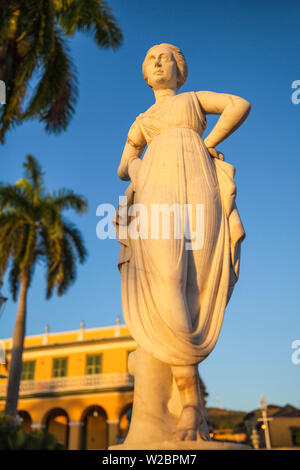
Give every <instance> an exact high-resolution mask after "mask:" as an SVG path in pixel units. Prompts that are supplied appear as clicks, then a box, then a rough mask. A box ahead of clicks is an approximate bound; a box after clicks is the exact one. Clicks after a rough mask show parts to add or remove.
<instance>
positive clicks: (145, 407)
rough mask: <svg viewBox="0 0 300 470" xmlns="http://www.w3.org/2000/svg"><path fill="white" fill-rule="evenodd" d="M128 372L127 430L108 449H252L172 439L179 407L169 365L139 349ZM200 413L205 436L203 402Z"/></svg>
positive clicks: (129, 358)
mask: <svg viewBox="0 0 300 470" xmlns="http://www.w3.org/2000/svg"><path fill="white" fill-rule="evenodd" d="M128 371H129V373H130V374H132V375H133V376H134V379H135V383H134V400H133V409H132V418H131V423H130V427H129V431H128V434H127V436H126V439H125V441H124V442H123V443H122V444H118V445H113V446H111V447H109V449H108V450H252V449H251V447H248V446H245V445H242V444H236V443H231V442H219V441H213V440H209V441H205V440H197V441H178V440H175V439H174V438H173V436H174V431H175V430H176V425H177V422H178V419H179V416H180V414H181V411H182V405H181V400H180V396H179V392H178V389H177V386H176V384H175V380H174V378H173V376H172V373H171V368H170V366H169V365H167V364H164V363H162V362H160V361H159V360H157V359H155V358H154V357H153V356H152V355H151V354H149V353H147V352H146V351H144V350H142V349H141V348H140V347H138V348H137V350H136V351H134V352H132V353H131V354H130V355H129V357H128ZM199 384H200V381H199ZM199 394H200V391H199ZM201 413H202V416H203V418H204V419H203V422H202V424H201V426H200V431H201V432H203V433H204V434H206V435H208V434H209V431H208V426H207V411H206V409H205V407H204V404H203V403H201Z"/></svg>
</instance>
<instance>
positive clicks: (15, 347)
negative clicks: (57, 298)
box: [5, 276, 29, 418]
mask: <svg viewBox="0 0 300 470" xmlns="http://www.w3.org/2000/svg"><path fill="white" fill-rule="evenodd" d="M28 287H29V277H28V276H24V277H23V278H22V281H21V290H20V295H19V302H18V312H17V319H16V324H15V328H14V335H13V343H12V351H11V361H10V368H9V379H8V387H7V396H6V406H5V414H7V415H9V416H12V417H14V418H16V417H17V410H18V399H19V388H20V380H21V374H22V355H23V348H24V338H25V328H26V311H27V292H28Z"/></svg>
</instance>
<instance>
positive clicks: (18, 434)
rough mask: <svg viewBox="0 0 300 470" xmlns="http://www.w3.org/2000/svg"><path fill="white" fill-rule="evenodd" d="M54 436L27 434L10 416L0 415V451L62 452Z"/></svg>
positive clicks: (38, 433) (35, 432)
mask: <svg viewBox="0 0 300 470" xmlns="http://www.w3.org/2000/svg"><path fill="white" fill-rule="evenodd" d="M63 448H64V447H63V446H62V445H61V444H60V443H59V442H58V441H57V439H56V436H54V435H53V434H50V433H49V432H48V431H40V430H39V431H33V432H31V433H27V432H25V431H24V430H23V428H22V427H21V425H20V424H19V423H18V422H16V420H15V419H14V418H12V417H10V416H6V415H4V414H0V450H62V449H63Z"/></svg>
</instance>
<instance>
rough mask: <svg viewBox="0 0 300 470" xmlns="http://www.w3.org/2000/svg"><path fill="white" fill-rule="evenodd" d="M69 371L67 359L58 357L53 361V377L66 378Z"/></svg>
mask: <svg viewBox="0 0 300 470" xmlns="http://www.w3.org/2000/svg"><path fill="white" fill-rule="evenodd" d="M67 369H68V358H67V357H56V358H55V359H53V370H52V377H65V376H66V375H67Z"/></svg>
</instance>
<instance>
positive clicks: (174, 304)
mask: <svg viewBox="0 0 300 470" xmlns="http://www.w3.org/2000/svg"><path fill="white" fill-rule="evenodd" d="M143 75H144V78H145V80H146V82H147V84H148V85H149V86H150V87H151V88H152V90H153V92H154V95H155V104H154V105H153V106H151V107H150V108H149V109H148V110H147V111H146V112H144V113H142V114H140V115H139V116H138V117H137V118H136V120H135V122H134V123H133V125H132V126H131V128H130V130H129V133H128V138H127V141H126V145H125V148H124V152H123V155H122V159H121V163H120V166H119V168H118V176H119V178H121V179H122V180H131V185H130V186H129V188H128V189H127V191H126V193H125V194H126V196H127V203H129V207H128V211H129V212H127V215H128V214H129V215H130V206H131V205H132V204H142V205H143V207H146V209H147V212H148V223H149V224H150V220H151V210H152V208H153V207H154V206H153V205H155V204H159V205H161V204H167V205H168V207H171V206H172V205H173V204H179V205H180V207H183V206H184V205H190V208H191V209H190V212H189V223H190V224H191V225H193V227H190V229H191V230H192V229H193V228H194V229H195V222H196V219H197V215H199V214H197V207H198V208H199V207H200V206H201V207H202V210H203V212H202V214H203V226H202V230H203V234H202V235H203V236H202V244H201V247H200V248H199V247H198V246H196V247H195V249H193V245H190V246H189V247H188V248H187V244H186V239H187V237H186V236H185V235H186V233H185V232H184V226H183V225H184V224H182V225H181V228H180V229H179V230H181V233H180V234H181V236H180V237H178V236H175V235H176V234H175V233H174V231H175V229H176V230H178V227H177V226H176V224H175V223H173V224H172V223H171V225H170V236H169V237H167V238H166V237H163V236H162V234H161V232H160V236H159V237H157V236H156V237H153V236H151V233H150V228H149V227H148V226H147V228H146V231H147V230H148V231H149V236H144V237H137V238H136V237H135V238H131V237H130V236H128V238H127V239H121V238H120V236H119V241H120V242H121V253H120V259H119V269H120V273H121V289H122V305H123V313H124V319H125V322H126V324H127V326H128V328H129V331H130V332H131V334H132V336H133V338H134V339H135V340H136V342H137V344H138V347H139V349H140V350H142V351H144V352H145V353H146V354H148V355H150V356H151V357H153V358H154V359H155V360H157V361H160V362H161V363H163V364H166V365H168V366H169V368H170V371H171V375H172V377H173V379H174V382H175V383H176V385H177V389H178V392H179V396H180V400H181V405H182V409H181V412H180V416H179V417H178V420H177V422H176V426H175V428H174V430H173V433H172V436H173V437H172V439H174V440H179V441H184V440H189V441H193V440H197V439H200V440H201V439H202V440H205V439H208V438H209V437H208V435H207V432H203V431H201V423H203V412H202V411H201V403H200V396H199V383H198V382H199V381H198V377H199V375H198V369H197V365H198V364H199V363H200V362H201V361H203V360H204V359H205V358H206V357H207V356H208V354H209V353H210V352H211V351H212V349H213V347H214V346H215V344H216V341H217V339H218V336H219V332H220V328H221V325H222V321H223V316H224V310H225V307H226V304H227V302H228V300H229V298H230V296H231V293H232V290H233V287H234V284H235V282H236V281H237V279H238V271H239V257H240V243H241V241H242V240H243V238H244V237H245V233H244V230H243V226H242V224H241V221H240V218H239V214H238V212H237V209H236V205H235V189H236V188H235V184H234V181H233V177H234V167H233V166H232V165H230V164H228V163H225V162H224V161H223V155H222V154H220V153H219V152H218V151H216V150H215V147H216V146H217V145H218V144H219V143H220V142H222V141H223V140H224V139H226V138H227V137H228V136H229V135H230V134H231V133H232V132H234V131H235V130H236V129H237V128H238V127H239V126H240V125H241V124H242V122H243V121H244V120H245V119H246V117H247V116H248V114H249V111H250V104H249V103H248V102H247V101H246V100H244V99H242V98H239V97H238V96H234V95H229V94H225V93H214V92H209V91H199V92H186V93H181V94H177V92H178V90H179V88H180V87H181V86H182V85H183V84H184V82H185V80H186V77H187V64H186V61H185V58H184V55H183V53H182V52H181V50H180V49H179V48H178V47H175V46H173V45H171V44H160V45H156V46H154V47H152V48H151V49H150V50H149V51H148V52H147V55H146V57H145V60H144V63H143ZM206 114H218V115H220V118H219V120H218V122H217V123H216V125H215V126H214V128H213V129H212V131H211V132H210V134H209V135H208V136H207V137H206V138H205V140H202V134H203V132H204V130H205V127H206ZM146 146H147V150H146V152H145V154H144V157H143V159H141V158H140V157H141V156H142V153H143V151H144V149H145V147H146ZM120 213H121V212H120V208H119V210H118V212H117V229H119V224H120V223H121V222H120ZM152 214H153V213H152ZM129 218H130V217H129ZM196 228H197V227H196ZM152 234H153V233H152ZM118 235H119V230H118ZM191 246H192V248H191Z"/></svg>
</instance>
